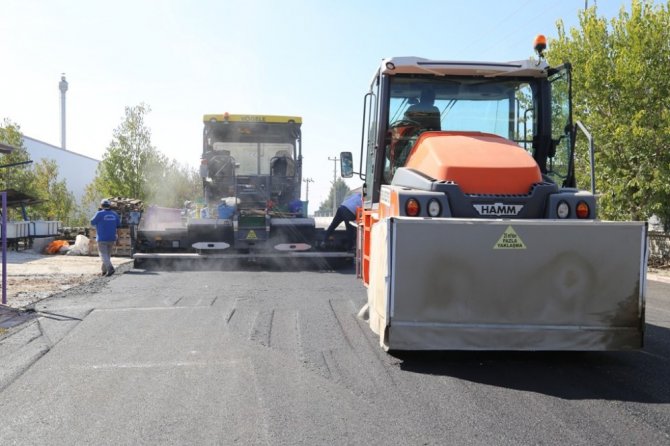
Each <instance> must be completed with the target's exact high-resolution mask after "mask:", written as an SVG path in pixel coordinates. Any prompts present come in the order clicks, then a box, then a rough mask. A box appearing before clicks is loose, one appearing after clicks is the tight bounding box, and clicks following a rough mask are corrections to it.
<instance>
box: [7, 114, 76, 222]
mask: <svg viewBox="0 0 670 446" xmlns="http://www.w3.org/2000/svg"><path fill="white" fill-rule="evenodd" d="M0 141H1V142H4V143H5V144H9V145H11V146H13V147H15V149H14V151H12V153H10V154H9V155H4V156H2V157H0V164H2V165H8V164H15V163H22V162H25V161H30V155H29V154H28V151H27V150H26V148H25V147H24V146H23V135H22V134H21V128H20V127H19V125H18V124H15V123H13V122H11V121H10V120H8V119H5V120H4V121H3V124H2V125H0ZM0 189H2V190H4V189H15V190H17V191H19V192H22V193H24V194H27V195H31V196H33V197H35V198H37V199H40V200H42V202H41V203H39V204H36V205H32V206H30V207H29V208H28V213H29V215H30V217H31V218H33V219H44V220H60V221H62V222H64V223H66V224H70V223H75V221H76V220H77V219H78V218H79V214H80V212H79V209H78V207H77V202H76V200H75V198H74V195H73V194H72V192H70V191H69V190H68V188H67V182H66V181H65V180H64V179H60V178H59V175H58V165H57V164H56V162H55V161H53V160H46V159H43V160H40V161H39V162H37V163H33V164H18V165H15V166H12V167H5V168H2V172H1V175H0ZM10 218H20V215H19V214H18V213H17V212H15V211H11V213H10Z"/></svg>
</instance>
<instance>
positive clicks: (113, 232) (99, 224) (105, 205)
mask: <svg viewBox="0 0 670 446" xmlns="http://www.w3.org/2000/svg"><path fill="white" fill-rule="evenodd" d="M111 207H112V204H111V203H110V201H109V200H102V201H101V202H100V208H101V209H100V210H99V211H98V212H96V214H95V215H94V216H93V218H92V219H91V226H95V230H96V238H95V239H96V241H97V242H98V254H99V255H100V259H101V260H102V275H103V276H111V275H112V274H114V265H112V259H111V257H112V248H113V247H114V244H115V243H116V241H117V238H118V237H117V229H118V228H119V226H121V219H120V218H119V215H118V214H117V213H116V212H114V211H113V210H112V209H111Z"/></svg>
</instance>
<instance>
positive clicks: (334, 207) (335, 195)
mask: <svg viewBox="0 0 670 446" xmlns="http://www.w3.org/2000/svg"><path fill="white" fill-rule="evenodd" d="M339 160H340V159H339V158H338V157H337V156H334V157H333V158H331V157H328V161H332V162H333V217H334V216H335V212H337V206H338V205H339V204H340V203H339V202H338V201H337V187H335V183H336V181H337V162H338V161H339Z"/></svg>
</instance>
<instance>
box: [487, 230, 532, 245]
mask: <svg viewBox="0 0 670 446" xmlns="http://www.w3.org/2000/svg"><path fill="white" fill-rule="evenodd" d="M493 249H526V245H524V243H523V240H521V237H519V235H518V234H517V233H516V231H515V230H514V228H513V227H511V226H508V227H507V229H505V232H503V233H502V235H501V236H500V238H499V239H498V242H497V243H496V244H495V245H494V246H493Z"/></svg>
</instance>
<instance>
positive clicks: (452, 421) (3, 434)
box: [0, 267, 670, 445]
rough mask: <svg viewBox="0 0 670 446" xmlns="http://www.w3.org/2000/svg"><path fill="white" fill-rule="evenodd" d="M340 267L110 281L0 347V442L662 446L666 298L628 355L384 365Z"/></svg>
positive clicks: (669, 432) (356, 292) (351, 282)
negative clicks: (641, 341)
mask: <svg viewBox="0 0 670 446" xmlns="http://www.w3.org/2000/svg"><path fill="white" fill-rule="evenodd" d="M364 301H365V289H364V288H363V287H362V286H361V285H360V283H359V281H358V280H357V279H356V278H355V276H354V274H353V270H352V269H345V270H340V271H319V270H307V271H284V272H282V271H266V270H263V269H261V268H257V267H251V268H246V269H244V270H239V271H235V270H229V271H189V272H159V271H144V270H128V271H126V272H125V273H124V274H121V275H118V276H116V277H113V278H111V279H104V280H100V281H98V282H96V283H95V284H91V285H89V286H85V287H80V288H77V289H75V290H73V291H71V292H69V293H66V294H64V295H60V296H57V297H54V298H51V299H48V300H46V301H42V302H41V303H39V304H38V305H37V306H36V308H35V310H36V317H35V318H34V319H33V320H31V321H29V322H26V323H24V324H23V325H22V326H21V327H20V329H19V330H15V331H13V332H12V335H11V336H7V337H5V338H3V339H2V340H1V341H0V439H2V444H3V445H6V444H20V445H22V444H30V445H33V444H49V445H53V444H69V445H76V444H114V445H119V444H133V445H136V444H161V445H163V444H194V445H204V444H241V445H255V444H259V445H300V444H304V445H317V444H318V445H325V444H328V445H340V444H342V445H345V444H347V445H357V444H373V445H376V444H385V445H386V444H398V445H400V444H402V445H405V444H407V445H424V444H430V445H433V444H434V445H445V444H455V445H492V444H496V445H525V444H548V445H554V444H556V445H564V444H570V445H630V444H646V445H667V444H670V384H669V381H668V376H670V285H669V284H666V283H661V282H649V286H648V301H647V330H646V345H645V348H644V350H642V351H639V352H620V353H616V352H614V353H510V352H497V353H490V352H489V353H487V352H467V353H463V352H461V353H458V352H440V353H436V352H433V353H404V354H388V353H385V352H383V351H382V349H381V348H380V347H379V345H378V340H377V338H376V337H375V336H373V334H372V333H371V331H370V330H369V328H368V327H367V325H366V324H365V323H364V322H362V321H361V320H359V319H358V318H357V317H356V314H357V312H358V310H359V309H360V307H361V306H362V305H363V303H364Z"/></svg>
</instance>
